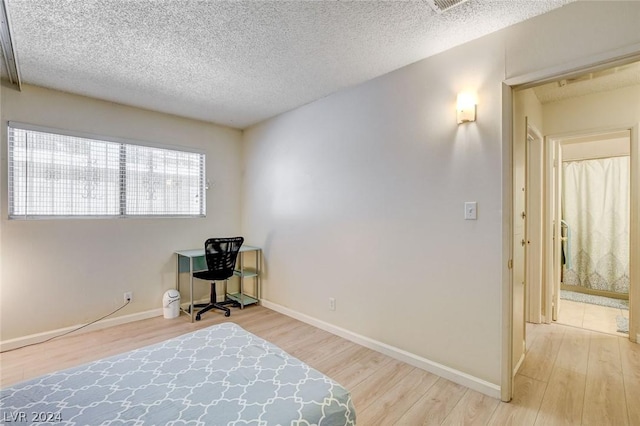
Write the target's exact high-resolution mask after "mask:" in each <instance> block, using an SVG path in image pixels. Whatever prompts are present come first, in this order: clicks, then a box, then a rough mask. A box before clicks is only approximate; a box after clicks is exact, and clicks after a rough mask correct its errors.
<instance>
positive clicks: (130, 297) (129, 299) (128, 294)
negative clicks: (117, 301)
mask: <svg viewBox="0 0 640 426" xmlns="http://www.w3.org/2000/svg"><path fill="white" fill-rule="evenodd" d="M127 302H133V293H132V292H130V291H127V292H126V293H125V294H124V303H127Z"/></svg>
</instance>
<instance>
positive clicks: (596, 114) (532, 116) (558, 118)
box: [502, 55, 640, 400]
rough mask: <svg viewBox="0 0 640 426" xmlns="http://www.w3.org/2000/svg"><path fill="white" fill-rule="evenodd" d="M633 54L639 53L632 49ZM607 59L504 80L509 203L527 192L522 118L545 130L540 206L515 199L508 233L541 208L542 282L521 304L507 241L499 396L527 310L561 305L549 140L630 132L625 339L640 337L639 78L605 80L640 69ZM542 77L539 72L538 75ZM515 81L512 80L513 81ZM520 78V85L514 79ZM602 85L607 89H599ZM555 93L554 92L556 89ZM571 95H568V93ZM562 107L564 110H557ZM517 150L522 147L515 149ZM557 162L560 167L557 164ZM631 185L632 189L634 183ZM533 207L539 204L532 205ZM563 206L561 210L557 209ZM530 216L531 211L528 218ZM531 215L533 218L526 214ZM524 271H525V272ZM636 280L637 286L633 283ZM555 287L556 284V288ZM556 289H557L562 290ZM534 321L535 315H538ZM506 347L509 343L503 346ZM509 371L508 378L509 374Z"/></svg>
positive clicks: (508, 383)
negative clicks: (505, 334)
mask: <svg viewBox="0 0 640 426" xmlns="http://www.w3.org/2000/svg"><path fill="white" fill-rule="evenodd" d="M635 58H636V61H637V58H638V56H637V55H636V56H635ZM606 67H607V66H606V65H602V66H597V67H596V66H592V67H589V65H588V64H585V69H589V71H588V72H586V71H585V72H584V74H580V73H579V72H577V71H576V72H571V78H561V77H557V78H556V79H555V80H552V79H553V77H552V76H551V75H549V76H547V77H546V80H544V81H545V82H544V83H538V84H536V83H535V82H534V81H535V79H533V78H532V79H531V80H527V79H526V78H525V77H523V78H519V79H517V80H516V79H514V82H513V83H512V84H510V82H506V83H505V84H504V86H503V88H504V90H503V94H504V97H503V101H504V110H505V112H507V111H508V112H510V113H511V117H512V120H511V121H510V122H505V123H504V125H505V127H504V130H505V132H508V133H509V134H512V135H513V136H512V144H511V146H510V148H509V149H507V150H506V152H507V153H508V154H509V156H510V157H511V159H512V161H511V168H510V173H511V174H510V176H511V185H509V186H508V187H505V188H508V190H509V191H512V192H511V194H510V197H509V199H510V200H512V202H514V201H515V198H516V195H517V194H518V191H524V192H525V193H526V188H522V187H521V186H520V185H521V183H522V182H525V181H528V179H529V177H530V176H528V175H527V174H526V171H524V172H523V170H522V167H521V166H520V165H521V164H522V159H519V158H517V157H518V155H521V154H522V153H523V152H526V145H525V141H526V140H527V133H526V127H527V123H531V124H533V125H534V126H535V127H536V128H538V129H539V130H540V131H541V133H542V134H543V138H544V140H543V154H542V158H543V164H542V167H543V173H542V176H543V178H542V181H541V187H542V188H543V192H542V193H541V194H540V196H541V198H542V201H541V202H540V205H538V206H535V205H532V204H528V205H527V206H526V210H527V211H526V212H521V211H520V210H518V209H517V208H516V206H515V205H513V207H512V209H511V212H512V215H511V237H513V236H514V231H515V229H516V228H514V225H515V224H516V223H519V222H518V216H520V215H521V213H524V216H523V217H529V218H530V213H531V211H532V210H531V209H534V210H535V211H537V212H539V213H540V218H539V219H538V220H537V221H535V223H536V224H537V226H539V227H540V228H541V229H542V236H541V240H540V241H539V243H540V247H542V248H541V253H540V255H541V258H542V266H541V267H540V271H541V276H542V278H541V280H540V281H541V282H540V283H539V284H537V285H539V288H538V289H536V290H533V289H532V288H531V287H532V286H533V285H536V283H531V282H526V283H524V285H525V290H526V291H524V294H525V295H526V296H525V299H526V300H524V305H525V308H524V309H518V306H519V304H520V303H521V302H520V299H519V298H518V297H517V296H518V293H517V292H516V290H515V288H516V287H517V286H518V285H519V281H518V280H516V279H515V278H516V277H515V276H514V273H515V271H517V270H518V269H517V265H515V263H516V261H517V260H518V257H517V256H515V255H514V253H515V252H516V248H517V247H518V246H519V241H515V240H512V243H511V256H510V258H509V264H508V269H509V274H510V275H509V277H510V278H509V287H508V289H507V290H508V291H507V292H506V295H507V296H508V298H507V300H509V305H508V308H505V309H506V310H505V314H506V315H508V317H509V318H510V323H511V324H510V328H509V330H510V333H509V339H508V343H509V345H508V346H507V345H506V342H507V341H505V346H504V347H503V349H504V350H505V351H506V352H505V359H506V360H508V362H507V363H505V370H503V385H502V386H503V393H502V398H503V400H509V399H510V396H511V395H512V394H511V392H512V389H513V381H512V378H513V377H514V376H515V374H516V373H517V369H518V366H519V365H520V364H521V363H522V361H523V359H524V357H525V356H526V352H527V345H526V342H527V336H526V327H524V322H525V321H526V322H530V321H531V317H532V316H535V314H536V313H539V320H538V321H539V322H542V323H551V322H553V321H554V320H557V313H558V308H561V301H562V299H561V298H560V291H559V290H555V286H554V284H555V283H559V282H560V280H561V276H560V275H561V268H560V264H561V257H560V255H558V256H555V254H556V253H561V249H562V247H561V245H560V241H561V233H560V232H561V230H560V228H558V230H557V232H556V229H555V225H554V224H555V223H556V222H557V223H560V221H561V217H560V216H559V215H558V217H557V218H556V217H555V215H554V212H555V210H554V209H553V208H552V206H555V205H557V206H560V205H561V199H560V198H559V197H560V194H559V191H556V190H555V186H556V183H555V182H559V178H558V176H556V175H555V173H554V164H555V161H556V159H557V158H559V154H560V152H559V150H560V146H561V145H560V143H555V145H554V143H553V141H554V140H555V141H556V142H557V141H559V140H562V139H566V138H570V137H576V136H580V135H585V134H589V133H605V132H607V131H611V130H624V131H628V132H629V134H630V145H631V149H630V151H631V152H630V182H631V201H630V204H631V208H630V210H631V213H630V246H629V259H630V260H629V269H630V271H629V280H630V289H629V299H630V306H629V307H630V309H629V311H628V312H629V313H628V317H629V331H630V332H629V337H628V338H629V340H631V341H632V342H637V341H640V333H639V332H640V327H639V326H638V321H637V319H638V318H640V283H639V282H638V278H640V257H639V256H638V255H639V254H640V226H639V224H640V215H639V212H640V191H638V189H637V188H640V144H639V142H638V134H639V133H640V102H639V101H638V100H639V99H640V84H638V81H640V79H638V78H637V77H634V80H633V81H634V82H635V83H633V84H632V85H627V86H619V85H617V86H616V85H615V84H614V85H610V84H609V83H608V82H607V81H606V80H616V74H618V73H619V72H620V71H627V72H632V73H639V72H640V62H635V63H631V62H630V60H628V59H626V60H625V59H621V60H619V61H617V62H615V63H614V62H612V63H611V64H610V65H609V68H606ZM607 74H609V75H613V76H614V77H613V78H609V79H607V78H605V80H603V79H602V78H603V77H604V76H605V75H607ZM537 78H538V79H540V78H541V77H540V75H538V76H537ZM516 81H517V82H516ZM594 81H595V82H597V83H598V84H596V85H595V86H597V87H598V90H594V89H593V88H588V87H585V88H584V90H585V91H587V93H584V92H583V93H581V94H577V95H575V96H572V97H567V98H565V99H562V98H554V96H555V94H557V91H556V90H557V89H561V88H566V87H569V90H568V91H569V92H573V93H574V94H576V93H577V92H580V90H578V89H579V86H582V85H585V86H588V85H589V84H590V82H591V83H592V82H594ZM518 85H519V86H518ZM603 89H604V90H603ZM554 92H555V93H554ZM609 95H611V96H614V97H616V99H617V100H618V101H617V102H615V103H614V104H613V105H611V104H607V103H606V102H604V100H603V98H606V97H607V96H609ZM571 99H573V100H571ZM567 104H573V105H572V107H571V108H566V106H567ZM563 107H564V111H562V109H563ZM519 153H520V154H519ZM558 169H559V168H558ZM634 188H635V189H634ZM536 198H537V197H531V198H530V197H527V201H529V200H530V199H534V200H535V199H536ZM536 209H537V210H536ZM558 211H560V209H558ZM530 219H531V218H530ZM531 222H534V221H531ZM533 237H534V236H533V235H531V234H530V233H527V235H526V238H525V239H524V240H523V241H526V244H527V248H528V247H529V245H530V243H531V238H533ZM527 252H528V253H527V255H526V256H525V260H524V262H525V264H526V266H527V267H529V268H531V267H532V266H533V265H532V264H531V260H530V259H529V252H531V250H527ZM555 259H558V261H557V264H554V262H555ZM527 278H528V279H530V278H529V276H528V275H527ZM634 283H635V285H634ZM558 289H560V287H558ZM532 290H533V294H539V295H540V296H539V297H540V308H539V309H537V310H536V309H532V306H531V302H532V300H531V299H529V298H528V296H529V295H530V294H531V292H532ZM560 290H561V289H560ZM538 321H532V322H538ZM521 330H524V332H525V333H524V334H525V335H524V339H523V341H524V344H525V348H524V351H523V352H524V354H523V355H525V356H520V354H519V353H518V352H517V351H516V350H515V349H516V348H519V347H521V346H518V345H516V342H517V341H519V339H522V337H523V336H522V335H518V333H520V331H521ZM507 348H509V350H508V351H507ZM509 378H511V380H510V379H509Z"/></svg>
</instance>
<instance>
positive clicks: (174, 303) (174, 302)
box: [162, 289, 180, 319]
mask: <svg viewBox="0 0 640 426" xmlns="http://www.w3.org/2000/svg"><path fill="white" fill-rule="evenodd" d="M162 306H163V309H164V317H165V318H167V319H171V318H178V316H179V315H180V293H178V290H175V289H171V290H167V291H165V293H164V296H163V297H162Z"/></svg>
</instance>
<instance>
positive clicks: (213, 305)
mask: <svg viewBox="0 0 640 426" xmlns="http://www.w3.org/2000/svg"><path fill="white" fill-rule="evenodd" d="M226 284H227V283H226V280H225V292H226V288H227V285H226ZM217 300H218V296H217V294H216V282H215V281H213V282H212V283H211V298H210V301H209V303H201V304H197V305H193V307H194V308H203V309H200V310H199V311H198V312H197V313H196V321H200V317H201V315H202V314H204V313H205V312H208V311H210V310H212V309H220V310H221V311H224V316H225V317H229V316H231V310H230V309H229V308H227V307H226V306H225V305H232V306H234V307H236V308H239V307H240V303H238V302H236V301H235V300H229V299H227V300H225V301H223V302H218V301H217ZM189 312H191V307H189Z"/></svg>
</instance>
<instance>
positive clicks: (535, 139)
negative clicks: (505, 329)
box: [525, 117, 548, 324]
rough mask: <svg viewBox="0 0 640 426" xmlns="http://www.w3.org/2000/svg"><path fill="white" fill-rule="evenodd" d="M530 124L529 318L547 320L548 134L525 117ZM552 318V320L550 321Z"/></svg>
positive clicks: (527, 213)
mask: <svg viewBox="0 0 640 426" xmlns="http://www.w3.org/2000/svg"><path fill="white" fill-rule="evenodd" d="M525 125H526V127H525V128H526V131H527V134H526V141H527V145H526V161H527V167H526V187H527V190H526V210H525V212H526V216H527V221H526V260H525V264H526V283H527V285H526V289H527V294H526V295H527V312H528V315H527V321H529V322H532V323H536V324H539V323H541V322H543V321H544V319H545V318H544V316H543V313H544V300H543V296H544V286H543V279H542V278H543V271H544V269H543V265H544V264H543V247H544V246H543V243H544V241H543V194H544V184H543V183H544V138H543V136H542V133H541V132H540V131H539V130H538V129H537V128H536V127H535V126H534V125H533V124H532V123H531V122H530V120H529V118H528V117H525ZM546 322H548V321H546Z"/></svg>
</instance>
